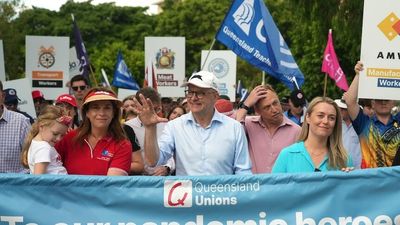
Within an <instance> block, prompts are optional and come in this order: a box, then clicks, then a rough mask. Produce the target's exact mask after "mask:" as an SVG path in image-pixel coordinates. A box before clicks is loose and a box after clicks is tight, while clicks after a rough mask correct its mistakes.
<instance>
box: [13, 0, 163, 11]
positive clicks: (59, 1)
mask: <svg viewBox="0 0 400 225" xmlns="http://www.w3.org/2000/svg"><path fill="white" fill-rule="evenodd" d="M74 1H75V2H85V1H86V0H74ZM21 2H22V3H24V4H25V6H27V7H28V8H31V7H32V6H35V7H40V8H46V9H49V10H55V11H58V10H59V9H60V7H61V6H62V5H63V4H64V3H65V2H67V0H21ZM106 2H115V5H117V6H142V7H146V6H147V7H149V11H148V12H149V13H150V14H153V13H154V12H155V11H156V10H157V7H156V6H155V5H152V4H154V3H156V2H160V0H93V1H92V4H95V5H96V4H100V3H106Z"/></svg>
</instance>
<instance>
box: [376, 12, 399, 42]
mask: <svg viewBox="0 0 400 225" xmlns="http://www.w3.org/2000/svg"><path fill="white" fill-rule="evenodd" d="M378 27H379V29H380V30H381V31H382V33H383V34H384V35H385V36H386V38H387V39H389V41H391V40H393V39H394V38H395V37H397V36H398V35H399V34H400V19H399V18H398V17H397V16H396V14H394V13H393V12H392V13H390V14H389V15H388V16H387V17H386V18H385V19H384V20H382V22H380V23H379V24H378Z"/></svg>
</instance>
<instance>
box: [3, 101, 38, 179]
mask: <svg viewBox="0 0 400 225" xmlns="http://www.w3.org/2000/svg"><path fill="white" fill-rule="evenodd" d="M0 107H3V110H4V111H3V115H1V117H0V173H21V172H23V171H24V169H23V167H22V164H21V161H20V155H21V150H22V145H23V143H24V140H25V137H26V136H27V134H28V132H29V130H30V128H31V125H30V123H29V119H28V118H27V117H25V116H24V115H22V114H20V113H17V112H13V111H9V110H7V108H6V107H4V106H0Z"/></svg>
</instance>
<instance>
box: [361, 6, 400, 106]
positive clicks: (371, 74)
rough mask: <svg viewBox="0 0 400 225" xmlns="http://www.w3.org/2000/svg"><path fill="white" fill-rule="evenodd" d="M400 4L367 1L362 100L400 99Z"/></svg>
mask: <svg viewBox="0 0 400 225" xmlns="http://www.w3.org/2000/svg"><path fill="white" fill-rule="evenodd" d="M399 34H400V1H394V0H380V1H376V0H365V1H364V18H363V30H362V42H361V61H362V62H363V63H364V71H362V72H361V73H360V83H359V89H358V97H359V98H371V99H394V100H400V95H399V91H400V35H399Z"/></svg>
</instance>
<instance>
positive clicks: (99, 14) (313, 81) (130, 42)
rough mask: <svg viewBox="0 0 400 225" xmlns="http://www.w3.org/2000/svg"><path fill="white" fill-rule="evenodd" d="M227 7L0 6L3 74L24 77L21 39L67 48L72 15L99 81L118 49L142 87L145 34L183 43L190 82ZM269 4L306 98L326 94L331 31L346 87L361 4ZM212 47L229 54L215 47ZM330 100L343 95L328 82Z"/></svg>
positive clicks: (244, 69)
mask: <svg viewBox="0 0 400 225" xmlns="http://www.w3.org/2000/svg"><path fill="white" fill-rule="evenodd" d="M230 3H231V1H230V0H219V1H211V0H186V1H180V0H166V1H165V2H164V8H163V9H164V12H163V13H161V14H159V15H153V16H151V15H146V14H145V11H146V8H143V7H118V6H115V5H114V4H113V3H106V4H99V5H92V4H90V2H83V3H77V2H74V1H72V0H69V1H68V2H67V3H65V4H64V5H63V6H62V7H61V8H60V11H59V12H54V11H49V10H46V9H41V8H33V9H26V10H22V11H20V9H21V7H22V8H23V6H21V3H20V1H19V0H13V1H5V2H0V12H1V13H0V39H3V43H4V50H5V63H6V73H7V75H8V77H9V79H16V78H21V77H24V76H25V75H24V70H25V35H48V36H69V37H70V41H71V46H72V45H73V44H74V43H73V37H72V20H71V16H70V14H71V13H73V14H74V16H75V19H76V21H77V23H78V26H79V28H80V30H81V34H82V37H83V39H84V42H85V45H86V48H87V50H88V53H89V57H90V60H91V62H92V64H93V66H94V67H95V68H96V76H97V77H98V80H99V81H100V69H101V68H103V69H105V71H106V72H107V74H108V75H109V79H110V80H112V74H113V71H114V66H115V63H116V56H117V52H118V50H121V51H122V52H123V54H124V58H125V61H126V63H127V65H128V67H129V68H130V69H131V70H132V74H133V75H134V76H135V78H136V80H138V82H139V83H142V81H143V77H144V75H143V71H144V67H145V65H144V37H146V36H183V37H185V38H186V75H187V76H189V75H190V74H191V73H192V72H193V71H197V70H199V69H200V57H201V50H206V49H209V48H210V45H211V43H212V41H213V39H214V36H215V34H216V32H217V30H218V28H219V26H220V24H221V22H222V20H223V18H224V17H225V14H226V12H227V11H228V9H229V6H230ZM266 5H267V7H268V8H269V10H270V12H271V14H272V16H273V18H274V20H275V22H276V23H277V26H278V28H279V29H280V31H281V33H282V35H283V36H284V38H285V40H286V42H287V44H288V45H289V47H290V49H291V51H292V53H293V55H294V57H295V59H296V61H297V63H298V64H299V66H300V69H301V70H302V72H303V74H304V75H305V84H304V86H303V89H304V91H305V93H306V94H307V97H308V98H311V97H314V96H317V95H322V92H323V87H322V85H321V84H323V80H324V74H322V73H321V72H320V71H321V65H322V55H323V51H324V49H325V45H326V41H327V35H328V30H329V28H332V29H333V35H334V42H335V49H336V53H337V55H338V58H339V60H340V63H341V66H342V69H343V70H344V72H345V73H346V75H347V79H348V81H349V82H350V81H351V79H352V77H353V66H354V64H355V62H356V61H357V60H358V59H359V55H360V53H359V52H360V42H361V26H362V25H361V24H362V10H363V1H362V0H325V1H318V0H311V1H310V0H290V1H287V0H266ZM18 11H19V15H18V16H17V12H18ZM213 49H214V50H219V49H226V48H225V46H223V45H221V44H220V43H218V41H217V42H216V44H215V45H214V47H213ZM237 74H238V79H240V80H242V82H244V85H245V86H246V87H249V88H251V87H254V86H255V85H257V84H259V83H260V82H261V71H260V70H258V69H257V68H254V67H253V66H251V65H250V64H248V63H247V62H245V61H243V60H241V59H239V58H238V71H237ZM266 81H267V82H268V83H271V84H273V85H274V86H275V87H276V89H277V91H278V92H280V93H282V94H288V93H289V90H288V89H287V88H285V87H284V86H283V85H282V84H281V83H279V82H278V81H277V80H275V79H274V78H272V77H270V76H266ZM328 96H332V97H334V98H336V97H340V96H341V92H340V90H339V89H338V88H337V87H336V86H335V85H334V82H333V81H332V80H330V79H329V81H328Z"/></svg>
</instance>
